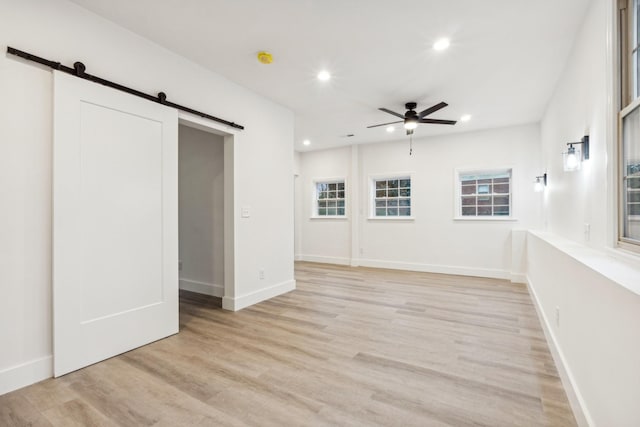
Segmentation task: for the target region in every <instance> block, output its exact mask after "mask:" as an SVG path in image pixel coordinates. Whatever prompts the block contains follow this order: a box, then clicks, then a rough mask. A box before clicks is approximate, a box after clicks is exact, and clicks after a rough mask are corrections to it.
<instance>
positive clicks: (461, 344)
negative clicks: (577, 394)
mask: <svg viewBox="0 0 640 427" xmlns="http://www.w3.org/2000/svg"><path fill="white" fill-rule="evenodd" d="M296 280H297V289H296V290H295V291H292V292H290V293H287V294H285V295H281V296H279V297H276V298H274V299H272V300H270V301H265V302H263V303H260V304H257V305H255V306H252V307H249V308H247V309H244V310H242V311H240V312H235V313H233V312H227V311H223V310H221V308H220V300H219V299H216V298H212V297H208V296H204V295H198V294H194V293H190V292H181V298H180V333H179V334H177V335H174V336H172V337H169V338H167V339H165V340H161V341H158V342H155V343H152V344H149V345H147V346H144V347H141V348H139V349H136V350H133V351H131V352H128V353H126V354H123V355H120V356H117V357H115V358H112V359H109V360H107V361H105V362H101V363H98V364H96V365H93V366H90V367H87V368H85V369H82V370H80V371H77V372H74V373H71V374H68V375H66V376H64V377H62V378H59V379H55V380H53V379H52V380H47V381H43V382H41V383H38V384H34V385H33V386H30V387H26V388H24V389H22V390H18V391H15V392H13V393H9V394H6V395H4V396H0V426H11V427H13V426H29V425H36V426H37V425H41V426H75V425H78V426H80V425H82V426H106V427H112V426H127V427H128V426H154V427H161V426H214V425H215V426H218V425H221V426H226V425H229V426H241V425H250V426H282V425H293V426H332V425H344V426H376V425H379V426H393V425H397V426H400V425H402V426H434V427H444V426H455V427H459V426H562V427H564V426H567V427H572V426H575V425H576V423H575V420H574V417H573V414H572V412H571V408H570V406H569V403H568V401H567V397H566V394H565V391H564V389H563V388H562V383H561V381H560V378H559V375H558V372H557V370H556V368H555V365H554V362H553V358H552V357H551V353H550V352H549V349H548V346H547V343H546V341H545V337H544V333H543V331H542V329H541V327H540V321H539V319H538V317H537V314H536V311H535V308H534V306H533V304H532V302H531V298H530V296H529V294H528V292H527V288H526V286H523V285H518V284H513V283H510V282H508V281H504V280H495V279H486V278H479V277H461V276H449V275H441V274H432V273H417V272H406V271H393V270H383V269H373V268H352V267H348V266H332V265H323V264H314V263H304V262H299V263H296Z"/></svg>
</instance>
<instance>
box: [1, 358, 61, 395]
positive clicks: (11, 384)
mask: <svg viewBox="0 0 640 427" xmlns="http://www.w3.org/2000/svg"><path fill="white" fill-rule="evenodd" d="M51 377H53V357H52V356H45V357H41V358H40V359H35V360H31V361H29V362H26V363H23V364H21V365H18V366H12V367H10V368H7V369H4V370H2V371H0V395H3V394H5V393H9V392H10V391H13V390H17V389H19V388H22V387H26V386H28V385H31V384H33V383H37V382H38V381H42V380H46V379H47V378H51Z"/></svg>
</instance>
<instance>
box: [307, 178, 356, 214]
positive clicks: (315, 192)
mask: <svg viewBox="0 0 640 427" xmlns="http://www.w3.org/2000/svg"><path fill="white" fill-rule="evenodd" d="M339 182H344V215H318V205H317V202H318V184H320V183H322V184H333V183H339ZM311 183H312V186H313V190H312V191H311V215H310V216H309V219H313V220H316V219H329V220H344V219H349V203H347V200H348V199H349V190H348V188H349V187H348V185H347V178H346V177H341V176H338V177H328V178H312V179H311Z"/></svg>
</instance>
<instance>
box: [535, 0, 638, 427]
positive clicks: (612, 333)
mask: <svg viewBox="0 0 640 427" xmlns="http://www.w3.org/2000/svg"><path fill="white" fill-rule="evenodd" d="M615 3H616V2H614V1H611V0H609V1H601V0H593V1H591V4H590V7H589V10H588V12H587V14H586V17H585V20H584V22H583V24H582V27H581V29H580V31H579V33H578V34H577V37H576V41H575V44H574V47H573V49H572V53H571V56H570V57H569V58H568V60H567V65H566V69H565V70H564V72H563V74H562V76H561V78H560V79H559V82H558V85H557V88H556V90H555V93H554V95H553V96H552V98H551V100H550V102H549V105H548V107H547V110H546V113H545V114H544V118H543V120H542V123H541V130H542V132H541V133H542V162H543V165H544V167H545V168H546V170H547V171H548V172H549V186H548V188H547V190H546V192H545V196H544V197H545V200H544V223H545V227H546V229H547V230H548V232H549V233H548V234H531V233H530V234H529V236H528V238H527V246H528V253H527V258H528V271H527V276H528V282H529V286H530V288H531V290H532V294H534V295H535V296H536V305H537V307H538V310H539V312H540V313H541V314H542V320H543V322H544V325H545V327H546V329H547V333H548V336H549V338H550V339H549V342H550V344H551V346H552V348H553V350H554V353H555V354H554V356H555V357H556V365H557V366H558V368H559V370H560V372H561V374H562V376H563V382H564V384H565V388H566V389H567V390H568V394H569V398H570V401H571V403H572V406H573V408H574V412H575V413H576V415H577V418H578V421H579V422H580V423H581V425H594V426H638V425H640V407H639V406H638V404H637V400H638V397H639V396H640V363H638V360H640V345H639V343H640V332H639V331H640V330H639V329H638V327H637V325H638V324H640V314H639V313H640V293H639V292H638V290H637V289H636V290H633V286H636V287H637V286H638V284H640V257H637V256H635V257H634V256H624V254H622V253H620V251H619V250H616V249H613V246H614V238H615V237H614V236H615V215H614V213H615V201H616V189H615V185H614V184H615V183H614V180H613V177H614V176H615V162H616V156H615V147H616V137H615V132H614V131H615V126H616V121H615V113H614V112H613V111H612V110H610V109H609V108H610V103H615V99H616V90H617V89H616V86H615V84H614V83H613V78H612V73H613V72H614V65H613V59H612V58H613V56H614V51H615V50H614V49H615V48H614V47H613V48H612V47H611V46H615V39H616V37H615V36H614V32H613V30H612V28H613V23H614V16H615V12H614V10H615ZM586 134H588V135H589V136H590V140H591V142H590V143H591V148H590V151H591V154H590V159H589V160H587V161H586V162H584V164H583V167H582V170H580V171H578V172H572V173H565V172H563V170H562V158H561V156H560V152H561V151H566V145H565V143H567V142H570V141H578V140H580V138H581V137H582V136H583V135H586ZM584 224H590V228H591V232H590V235H587V234H586V233H585V232H584ZM541 236H542V237H541ZM602 266H606V268H602ZM621 272H625V277H626V279H625V280H617V279H615V277H614V276H615V275H620V273H621ZM556 309H557V310H559V313H560V322H559V324H558V323H557V322H556Z"/></svg>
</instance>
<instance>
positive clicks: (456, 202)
mask: <svg viewBox="0 0 640 427" xmlns="http://www.w3.org/2000/svg"><path fill="white" fill-rule="evenodd" d="M505 171H509V172H510V176H511V177H510V181H509V215H504V216H502V215H490V216H478V215H475V216H463V215H462V193H461V185H460V182H461V181H460V176H461V175H464V174H472V173H476V174H479V173H483V174H490V173H504V172H505ZM515 176H516V173H515V168H514V167H513V166H502V167H476V168H468V167H465V168H455V169H454V170H453V187H454V189H455V190H454V195H455V196H454V198H453V220H454V221H488V222H493V221H496V222H509V221H511V222H516V221H518V218H517V217H516V215H515V214H516V209H515V205H516V204H515V198H514V189H515V182H516V179H515Z"/></svg>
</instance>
